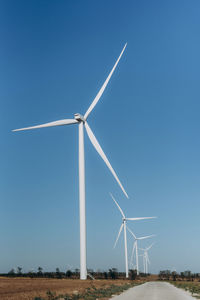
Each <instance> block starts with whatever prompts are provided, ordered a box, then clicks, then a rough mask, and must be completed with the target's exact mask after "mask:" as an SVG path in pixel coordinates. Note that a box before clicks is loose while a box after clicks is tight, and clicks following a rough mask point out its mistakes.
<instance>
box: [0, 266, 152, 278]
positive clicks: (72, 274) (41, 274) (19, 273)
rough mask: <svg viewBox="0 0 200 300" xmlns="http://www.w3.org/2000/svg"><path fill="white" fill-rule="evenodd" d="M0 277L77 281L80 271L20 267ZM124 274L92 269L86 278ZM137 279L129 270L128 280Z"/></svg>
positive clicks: (115, 270)
mask: <svg viewBox="0 0 200 300" xmlns="http://www.w3.org/2000/svg"><path fill="white" fill-rule="evenodd" d="M148 275H150V274H144V273H140V275H139V276H140V277H146V276H148ZM0 276H4V277H30V278H57V279H62V278H70V279H79V278H80V270H79V269H75V270H74V271H72V270H66V272H62V271H60V269H59V268H56V270H55V271H54V272H46V271H44V270H43V268H42V267H38V268H37V271H33V270H31V271H29V272H23V269H22V267H17V268H16V269H14V268H13V269H11V270H10V271H9V272H8V273H3V274H0ZM125 277H126V274H125V272H119V271H118V269H117V268H111V269H109V270H108V271H94V270H92V269H88V278H90V279H93V278H95V279H125ZM136 278H137V271H136V270H129V279H131V280H135V279H136Z"/></svg>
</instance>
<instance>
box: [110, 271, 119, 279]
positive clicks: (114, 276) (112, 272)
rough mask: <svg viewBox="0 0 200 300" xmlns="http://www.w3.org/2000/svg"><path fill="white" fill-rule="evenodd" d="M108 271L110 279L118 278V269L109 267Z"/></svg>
mask: <svg viewBox="0 0 200 300" xmlns="http://www.w3.org/2000/svg"><path fill="white" fill-rule="evenodd" d="M108 273H109V276H110V277H111V278H112V279H117V278H118V270H117V269H116V268H112V269H109V272H108Z"/></svg>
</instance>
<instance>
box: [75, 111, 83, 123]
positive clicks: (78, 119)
mask: <svg viewBox="0 0 200 300" xmlns="http://www.w3.org/2000/svg"><path fill="white" fill-rule="evenodd" d="M74 119H75V120H77V121H78V122H83V123H85V121H86V120H85V119H84V117H83V116H82V115H81V114H79V113H77V114H74Z"/></svg>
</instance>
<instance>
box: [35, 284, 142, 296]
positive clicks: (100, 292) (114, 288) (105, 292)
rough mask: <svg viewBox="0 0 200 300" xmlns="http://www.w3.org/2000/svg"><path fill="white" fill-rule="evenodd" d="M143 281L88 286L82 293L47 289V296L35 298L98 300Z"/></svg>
mask: <svg viewBox="0 0 200 300" xmlns="http://www.w3.org/2000/svg"><path fill="white" fill-rule="evenodd" d="M142 283H143V282H137V283H126V284H124V285H120V286H118V285H114V284H113V285H111V286H110V287H109V288H105V289H104V288H100V289H97V288H96V287H95V286H93V285H92V286H91V288H87V289H86V291H85V292H84V293H82V294H73V295H69V294H65V295H57V296H56V295H55V293H52V292H51V291H47V297H46V298H41V297H35V298H34V300H46V299H48V300H79V299H81V300H96V299H99V298H104V299H105V298H110V297H112V296H113V295H116V294H117V295H118V294H120V293H122V292H124V291H125V290H127V289H129V288H131V287H134V286H136V285H139V284H142Z"/></svg>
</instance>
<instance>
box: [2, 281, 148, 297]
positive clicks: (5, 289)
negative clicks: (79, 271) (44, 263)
mask: <svg viewBox="0 0 200 300" xmlns="http://www.w3.org/2000/svg"><path fill="white" fill-rule="evenodd" d="M139 283H142V281H134V282H133V281H130V280H121V279H117V280H109V279H108V280H86V281H82V280H78V279H74V280H73V279H49V278H19V277H13V278H7V277H0V299H1V300H33V299H35V298H36V297H38V299H39V298H40V299H55V296H59V295H70V296H72V297H71V298H73V299H75V298H76V299H78V298H85V297H83V295H85V294H87V295H88V297H87V298H88V299H94V298H101V297H102V296H104V297H103V298H104V299H105V298H106V297H107V298H109V297H110V296H111V295H112V294H117V293H120V292H122V291H123V290H125V289H127V288H129V287H131V286H134V285H137V284H139ZM106 290H107V292H106ZM92 294H95V297H92ZM52 295H54V297H53V296H52ZM97 295H98V297H97ZM81 296H82V297H81ZM36 299H37V298H36Z"/></svg>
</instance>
